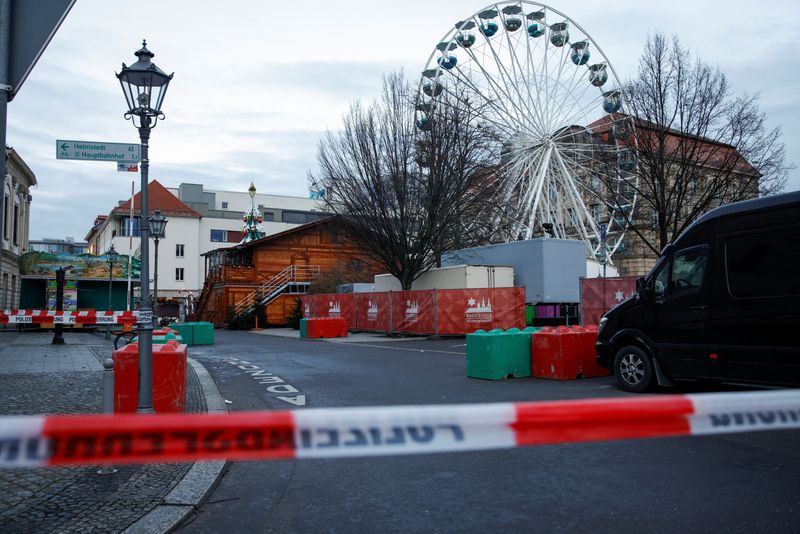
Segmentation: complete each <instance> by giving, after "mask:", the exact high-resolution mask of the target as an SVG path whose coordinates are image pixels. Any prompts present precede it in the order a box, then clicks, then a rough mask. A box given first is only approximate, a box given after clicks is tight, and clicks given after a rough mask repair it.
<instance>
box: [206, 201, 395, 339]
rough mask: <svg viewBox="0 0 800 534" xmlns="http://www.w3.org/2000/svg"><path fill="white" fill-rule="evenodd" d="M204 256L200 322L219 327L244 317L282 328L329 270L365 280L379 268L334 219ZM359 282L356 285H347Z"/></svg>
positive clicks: (313, 223) (211, 252)
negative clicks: (297, 301) (300, 299)
mask: <svg viewBox="0 0 800 534" xmlns="http://www.w3.org/2000/svg"><path fill="white" fill-rule="evenodd" d="M203 256H205V284H204V286H203V291H202V293H201V295H200V299H199V301H198V304H197V307H196V314H195V315H196V317H197V319H198V320H200V321H208V322H211V323H214V326H217V327H222V326H225V324H226V323H228V322H230V321H232V320H234V319H236V318H238V317H246V316H255V315H257V316H259V317H262V320H263V318H264V316H266V317H265V319H266V325H265V324H260V325H259V326H267V325H285V324H286V319H287V317H288V316H289V314H290V313H291V312H292V309H293V308H294V306H295V299H296V298H297V296H298V295H301V294H304V293H306V291H307V290H308V288H309V287H310V286H311V284H312V283H313V282H315V281H316V280H318V277H319V276H320V275H323V276H324V275H325V274H326V273H330V272H332V271H338V272H350V273H359V274H360V276H361V277H362V278H369V279H371V277H372V276H373V275H375V274H377V273H378V272H380V270H381V269H380V268H379V267H378V265H377V264H376V263H375V262H374V260H371V259H370V258H369V257H368V256H367V255H366V254H365V253H364V251H363V250H362V249H361V248H359V247H358V245H356V244H355V243H353V241H352V240H351V239H349V238H348V236H347V234H346V232H345V231H344V230H343V229H342V227H341V226H340V224H339V222H338V219H337V218H336V217H329V218H327V219H321V220H318V221H314V222H311V223H308V224H304V225H302V226H297V227H295V228H291V229H289V230H285V231H283V232H280V233H277V234H272V235H268V236H266V237H263V238H261V239H258V240H256V241H251V242H249V243H243V244H239V245H236V246H234V247H230V248H220V249H216V250H212V251H210V252H207V253H205V254H203ZM347 281H353V282H355V281H359V280H347Z"/></svg>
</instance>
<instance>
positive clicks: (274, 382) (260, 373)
mask: <svg viewBox="0 0 800 534" xmlns="http://www.w3.org/2000/svg"><path fill="white" fill-rule="evenodd" d="M223 361H224V362H226V363H229V364H231V365H233V366H234V367H236V368H238V369H241V370H242V371H244V372H245V373H247V374H249V375H250V378H252V379H253V380H255V381H256V382H257V383H258V384H259V385H262V386H267V388H266V389H267V391H268V392H269V393H281V394H286V393H298V394H299V393H300V390H298V389H297V388H296V387H294V386H293V385H291V384H287V383H286V381H285V380H284V379H283V378H281V377H279V376H277V375H275V374H273V373H269V372H267V371H265V370H264V369H262V368H261V367H259V366H258V365H256V364H254V363H250V362H248V361H247V360H240V359H239V358H236V357H234V356H226V357H225V359H224V360H223ZM267 384H270V385H267ZM275 398H276V399H278V400H280V401H283V402H287V403H289V404H292V405H294V406H305V405H306V396H305V395H295V396H294V397H286V396H280V397H275Z"/></svg>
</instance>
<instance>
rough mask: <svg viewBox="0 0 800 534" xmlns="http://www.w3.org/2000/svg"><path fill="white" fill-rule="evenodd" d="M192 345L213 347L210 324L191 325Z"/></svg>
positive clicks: (212, 332)
mask: <svg viewBox="0 0 800 534" xmlns="http://www.w3.org/2000/svg"><path fill="white" fill-rule="evenodd" d="M192 326H193V330H194V331H193V332H192V334H193V335H194V344H195V345H213V344H214V325H213V324H211V323H203V322H200V323H193V324H192Z"/></svg>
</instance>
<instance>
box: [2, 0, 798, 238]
mask: <svg viewBox="0 0 800 534" xmlns="http://www.w3.org/2000/svg"><path fill="white" fill-rule="evenodd" d="M487 5H488V3H484V2H483V1H479V0H478V1H474V2H471V1H468V0H403V1H402V2H398V1H396V0H393V1H388V0H364V1H362V0H338V1H335V2H332V1H330V0H319V1H317V0H307V1H305V2H296V3H291V2H290V3H285V2H282V3H280V4H279V3H277V2H265V1H263V0H254V1H245V0H227V1H226V2H219V1H210V0H209V1H203V0H191V1H190V0H137V1H136V2H123V1H121V0H116V1H107V0H78V1H77V3H76V4H75V6H74V7H73V9H72V11H71V12H70V14H69V16H68V17H67V19H66V20H65V22H64V24H63V25H62V26H61V29H60V30H59V31H58V33H57V34H56V35H55V37H54V39H53V41H52V42H51V43H50V46H49V47H48V49H47V50H46V51H45V53H44V55H43V56H42V58H41V59H40V60H39V63H38V64H37V65H36V67H35V69H34V70H33V72H32V73H31V75H30V77H29V78H28V80H27V81H26V82H25V85H24V86H23V87H22V89H21V90H20V92H19V94H18V95H17V97H16V98H15V99H14V100H13V101H12V102H11V103H10V104H9V107H8V109H9V112H8V113H9V117H8V122H9V125H8V134H7V137H8V139H7V142H8V144H9V145H10V146H13V147H14V148H15V149H16V150H17V152H18V153H19V154H20V155H21V156H22V158H23V159H24V160H25V161H26V162H27V163H28V165H29V166H30V167H31V169H32V170H33V171H34V173H35V174H36V177H37V180H38V182H39V186H38V188H36V189H35V190H34V191H33V204H32V206H33V207H32V218H31V237H32V238H34V239H37V238H43V237H55V238H64V237H66V236H72V237H75V238H76V239H82V238H83V237H84V236H85V235H86V233H87V231H88V230H89V229H90V227H91V224H92V222H93V220H94V217H95V216H96V215H98V214H106V213H108V212H109V211H110V210H111V209H112V208H113V206H114V205H115V204H116V202H117V200H120V199H124V198H127V197H128V196H129V194H130V186H131V177H132V176H135V177H136V184H137V190H138V183H139V181H138V175H132V173H121V172H117V171H116V165H115V164H114V163H110V162H102V163H101V162H89V161H85V162H84V161H65V160H56V159H55V145H56V139H72V140H87V141H111V142H122V143H138V134H137V132H136V130H135V129H134V128H133V126H132V125H131V123H130V122H126V121H125V120H124V119H123V113H124V111H125V102H124V98H123V95H122V91H121V89H120V87H119V83H118V81H117V80H116V78H115V77H114V72H115V71H119V69H120V65H121V63H122V62H123V61H124V62H126V63H127V64H131V63H133V62H135V60H136V59H135V57H134V55H133V53H134V51H136V50H137V49H138V48H139V47H140V46H141V41H142V38H146V39H147V46H148V48H149V49H150V50H151V51H152V52H154V53H155V58H153V61H154V62H155V63H156V64H157V65H158V66H159V67H161V68H162V69H163V70H165V71H166V72H168V73H169V72H173V71H174V72H175V78H174V79H173V81H172V82H171V84H170V86H169V90H168V93H167V96H166V99H165V103H164V106H163V108H162V109H163V111H164V113H165V114H166V120H165V121H164V122H159V124H158V126H157V127H156V128H155V129H154V130H153V133H152V136H151V148H150V161H151V164H150V177H151V178H154V179H157V180H159V181H160V182H162V183H163V184H164V185H166V186H177V185H178V184H179V183H181V182H193V183H202V184H204V185H205V186H206V188H209V189H223V190H242V191H243V190H245V189H246V188H247V186H248V185H249V183H250V181H253V182H255V184H256V187H257V188H258V190H259V192H263V193H274V194H289V195H300V196H306V195H307V194H308V189H307V183H306V176H307V173H308V171H309V170H311V171H314V170H315V169H316V146H317V141H318V139H319V137H320V135H321V134H322V133H323V132H324V131H325V130H326V129H337V128H338V127H339V125H340V124H341V117H342V115H343V113H345V111H346V110H347V108H348V105H349V104H350V103H351V102H353V101H355V100H357V99H370V98H372V97H374V96H375V94H376V93H377V91H378V88H379V86H380V82H381V76H382V75H383V74H384V73H387V72H390V71H392V70H395V69H398V68H401V67H402V68H404V69H405V70H406V72H407V73H408V74H409V75H410V76H416V75H417V73H419V72H420V71H421V70H422V69H423V68H424V66H425V64H426V62H427V60H428V57H429V56H430V54H431V52H432V51H433V48H434V47H435V45H436V43H438V42H439V40H440V39H441V38H442V36H444V35H445V34H446V33H447V32H448V31H449V30H450V28H452V25H453V24H454V23H455V22H456V21H458V20H461V19H463V18H466V17H468V16H470V15H472V14H473V13H474V12H476V11H479V10H481V9H482V8H484V7H485V6H487ZM549 5H551V6H552V7H553V8H555V9H557V10H559V11H562V12H564V13H565V14H566V15H568V16H569V17H570V18H572V19H573V20H574V21H575V22H577V23H578V24H579V25H581V26H582V27H583V28H584V29H585V30H586V31H587V32H588V33H589V34H590V35H591V36H592V38H593V39H594V41H595V42H596V43H597V44H598V45H599V46H600V47H602V49H603V51H604V52H605V54H606V56H607V57H608V58H609V60H610V61H611V63H612V64H613V66H614V68H615V70H616V71H617V73H618V75H619V76H620V78H622V79H625V78H628V77H630V76H632V75H633V74H634V73H635V71H636V65H637V62H638V59H639V56H640V54H641V50H642V47H643V44H644V42H645V39H646V37H647V34H648V33H652V32H661V33H665V34H667V35H671V34H677V35H678V37H679V38H680V39H681V41H682V42H683V44H684V45H685V46H687V47H689V48H690V49H691V51H692V52H693V53H694V54H696V55H697V56H699V57H700V58H702V59H703V60H705V61H706V62H708V63H710V64H712V65H717V66H719V67H720V69H722V70H723V71H724V72H725V73H726V74H727V76H728V78H729V80H730V82H731V84H732V86H733V87H734V89H735V91H737V92H745V91H747V92H758V93H760V94H761V109H762V111H764V112H766V113H767V114H768V116H769V123H770V125H771V126H781V127H782V128H783V132H784V135H783V140H784V142H785V144H786V149H787V157H788V159H789V161H790V162H791V163H793V164H795V165H797V166H800V91H798V88H799V87H800V84H798V80H799V79H800V60H798V54H797V43H798V41H800V24H798V20H799V17H798V16H799V15H800V4H798V2H797V0H772V1H770V2H764V1H758V2H756V1H737V0H726V1H717V0H700V1H698V0H693V1H675V0H673V1H670V2H664V1H661V0H658V1H651V0H617V1H616V2H597V1H592V0H571V1H562V0H554V1H552V2H550V3H549ZM797 189H800V172H798V171H797V170H795V171H793V172H792V174H791V176H790V179H789V183H788V186H787V190H797Z"/></svg>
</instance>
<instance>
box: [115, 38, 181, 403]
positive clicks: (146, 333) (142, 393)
mask: <svg viewBox="0 0 800 534" xmlns="http://www.w3.org/2000/svg"><path fill="white" fill-rule="evenodd" d="M154 55H155V54H153V53H152V52H151V51H150V50H148V49H147V43H146V42H145V41H142V48H140V49H139V50H137V51H136V57H137V61H136V63H134V64H133V65H131V66H130V67H128V66H126V65H125V63H123V64H122V70H121V71H120V73H119V74H117V79H119V83H120V85H121V86H122V92H123V93H124V94H125V100H126V101H127V104H128V111H126V112H125V118H126V119H129V120H130V121H131V122H132V123H133V125H134V127H136V128H137V129H138V130H139V139H140V140H141V144H142V179H141V189H142V191H141V198H142V202H141V211H140V213H141V218H142V222H144V221H146V220H147V216H148V214H149V211H148V206H147V181H148V179H147V174H148V172H149V170H150V160H149V159H148V148H149V141H150V129H151V128H155V126H156V124H157V123H158V119H163V118H164V114H163V113H162V112H161V104H162V103H163V102H164V95H166V93H167V87H168V86H169V82H170V80H172V76H173V75H172V74H167V73H165V72H164V71H162V70H161V69H159V68H158V67H156V65H155V63H152V62H151V61H150V59H151V58H152V57H153V56H154ZM140 229H141V232H140V237H141V251H142V267H141V290H142V304H141V307H140V308H139V404H138V406H137V408H136V411H137V412H138V413H153V301H152V299H151V296H150V235H149V234H150V227H149V225H148V224H142V225H140Z"/></svg>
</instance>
